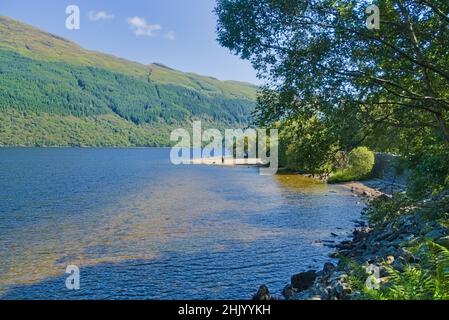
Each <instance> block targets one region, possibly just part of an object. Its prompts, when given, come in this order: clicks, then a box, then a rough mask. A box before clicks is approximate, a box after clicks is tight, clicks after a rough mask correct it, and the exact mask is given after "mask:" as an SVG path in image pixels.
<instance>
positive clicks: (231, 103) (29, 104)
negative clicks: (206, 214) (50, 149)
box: [0, 17, 257, 146]
mask: <svg viewBox="0 0 449 320" xmlns="http://www.w3.org/2000/svg"><path fill="white" fill-rule="evenodd" d="M0 88H1V91H0V145H64V146H65V145H86V146H133V145H134V146H155V145H168V144H169V133H170V131H171V130H172V129H173V128H177V127H186V128H188V127H190V123H191V121H192V120H196V119H201V120H203V121H204V123H205V125H206V126H214V127H218V128H224V127H243V126H246V125H247V123H248V120H249V118H250V113H251V111H252V110H253V109H254V106H255V99H256V91H257V88H256V87H255V86H252V85H250V84H246V83H240V82H235V81H219V80H217V79H214V78H210V77H205V76H200V75H196V74H191V73H183V72H180V71H176V70H173V69H170V68H168V67H165V66H163V65H160V64H152V65H150V66H144V65H141V64H138V63H134V62H130V61H127V60H124V59H119V58H116V57H113V56H110V55H105V54H101V53H98V52H92V51H88V50H85V49H83V48H81V47H80V46H78V45H76V44H74V43H71V42H69V41H67V40H65V39H62V38H60V37H57V36H54V35H51V34H49V33H46V32H43V31H40V30H38V29H35V28H33V27H31V26H28V25H25V24H22V23H20V22H17V21H14V20H12V19H9V18H5V17H0Z"/></svg>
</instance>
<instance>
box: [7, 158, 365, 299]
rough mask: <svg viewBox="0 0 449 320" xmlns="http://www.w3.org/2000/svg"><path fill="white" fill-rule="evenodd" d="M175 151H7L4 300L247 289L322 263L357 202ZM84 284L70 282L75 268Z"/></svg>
mask: <svg viewBox="0 0 449 320" xmlns="http://www.w3.org/2000/svg"><path fill="white" fill-rule="evenodd" d="M168 159H169V150H168V149H100V150H99V149H0V168H1V169H0V247H2V248H6V250H2V251H1V252H0V297H3V298H13V299H16V298H18V299H20V298H27V299H35V298H36V299H39V298H47V299H52V298H60V299H72V298H74V299H77V298H83V299H84V298H101V299H112V298H118V299H129V298H136V297H139V298H153V299H191V298H204V299H210V298H217V299H221V298H229V299H234V298H248V297H250V295H251V294H252V292H253V291H254V289H255V288H257V286H258V285H260V284H262V283H267V284H268V285H270V286H271V287H272V288H279V289H280V288H282V287H283V285H284V284H285V283H286V282H287V281H288V279H289V277H290V275H291V274H293V273H295V272H298V271H301V270H303V269H305V268H307V267H309V266H311V267H314V266H316V267H318V266H319V265H320V264H322V263H323V262H324V261H325V260H326V259H327V256H326V255H327V253H328V252H329V249H328V248H326V247H323V246H321V245H319V244H316V243H315V240H317V239H324V238H329V237H330V233H331V232H334V233H340V234H342V237H344V236H345V235H344V234H343V233H342V231H341V229H346V230H349V229H350V227H351V220H352V219H354V218H355V217H357V215H358V213H359V212H360V205H357V203H356V199H354V198H353V197H352V196H351V195H350V194H348V193H347V191H344V190H340V189H338V188H336V187H329V186H327V185H324V184H321V183H318V182H316V181H313V180H310V179H307V178H305V177H301V176H298V175H278V176H260V175H259V174H258V171H257V169H255V168H246V167H237V168H228V167H227V168H224V167H207V166H173V165H171V164H170V163H169V160H168ZM69 264H76V265H78V266H79V267H80V268H81V290H80V291H78V292H75V293H74V292H68V291H67V289H65V278H64V271H65V268H66V266H67V265H69Z"/></svg>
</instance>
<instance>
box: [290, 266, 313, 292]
mask: <svg viewBox="0 0 449 320" xmlns="http://www.w3.org/2000/svg"><path fill="white" fill-rule="evenodd" d="M315 279H316V271H315V270H309V271H306V272H301V273H298V274H295V275H294V276H292V279H291V284H292V287H293V288H295V289H297V290H298V291H304V290H307V289H308V288H310V287H311V286H312V285H313V282H314V281H315Z"/></svg>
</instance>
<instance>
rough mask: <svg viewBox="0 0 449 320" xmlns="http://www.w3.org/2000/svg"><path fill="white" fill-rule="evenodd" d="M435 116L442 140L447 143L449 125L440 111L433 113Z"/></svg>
mask: <svg viewBox="0 0 449 320" xmlns="http://www.w3.org/2000/svg"><path fill="white" fill-rule="evenodd" d="M435 118H436V119H437V122H438V126H439V127H440V130H441V132H442V133H443V136H444V140H446V142H447V143H449V127H448V125H447V123H446V121H445V120H444V118H443V115H442V114H441V113H437V114H435Z"/></svg>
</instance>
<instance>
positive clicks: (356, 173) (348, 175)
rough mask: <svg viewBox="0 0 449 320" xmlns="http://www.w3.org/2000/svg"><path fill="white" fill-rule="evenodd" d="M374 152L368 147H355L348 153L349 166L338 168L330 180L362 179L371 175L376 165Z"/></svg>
mask: <svg viewBox="0 0 449 320" xmlns="http://www.w3.org/2000/svg"><path fill="white" fill-rule="evenodd" d="M374 161H375V157H374V153H373V152H372V151H371V150H369V149H368V148H366V147H359V148H355V149H353V150H352V151H351V152H350V153H349V155H348V164H347V167H345V168H342V169H339V170H337V172H335V173H334V174H333V175H332V177H331V178H330V179H329V182H333V183H335V182H345V181H351V180H361V179H366V178H368V177H369V175H370V173H371V172H372V170H373V167H374Z"/></svg>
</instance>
